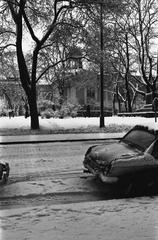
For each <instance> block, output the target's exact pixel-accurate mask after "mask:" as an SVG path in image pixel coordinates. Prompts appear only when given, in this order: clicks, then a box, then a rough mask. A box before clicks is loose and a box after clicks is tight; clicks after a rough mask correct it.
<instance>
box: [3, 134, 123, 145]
mask: <svg viewBox="0 0 158 240" xmlns="http://www.w3.org/2000/svg"><path fill="white" fill-rule="evenodd" d="M124 134H125V133H79V134H74V133H73V134H41V135H38V134H37V135H17V136H0V145H2V144H26V143H32V144H33V143H49V142H69V141H88V140H106V139H120V138H121V137H123V135H124Z"/></svg>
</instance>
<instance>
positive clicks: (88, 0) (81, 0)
mask: <svg viewBox="0 0 158 240" xmlns="http://www.w3.org/2000/svg"><path fill="white" fill-rule="evenodd" d="M87 3H89V4H100V51H101V56H100V128H102V127H104V126H105V123H104V61H103V50H104V37H103V0H100V1H97V0H96V1H95V0H79V1H78V4H87ZM70 5H71V0H70ZM71 6H72V5H71Z"/></svg>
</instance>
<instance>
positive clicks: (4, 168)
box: [0, 162, 10, 183]
mask: <svg viewBox="0 0 158 240" xmlns="http://www.w3.org/2000/svg"><path fill="white" fill-rule="evenodd" d="M9 171H10V168H9V164H8V163H2V162H0V183H6V182H7V181H8V177H9Z"/></svg>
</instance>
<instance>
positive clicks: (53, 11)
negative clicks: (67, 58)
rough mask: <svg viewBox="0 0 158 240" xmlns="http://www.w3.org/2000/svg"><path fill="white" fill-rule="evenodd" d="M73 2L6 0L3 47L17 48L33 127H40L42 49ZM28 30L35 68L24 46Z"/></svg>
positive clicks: (59, 0) (3, 1) (3, 2)
mask: <svg viewBox="0 0 158 240" xmlns="http://www.w3.org/2000/svg"><path fill="white" fill-rule="evenodd" d="M69 2H70V1H69V0H65V1H61V0H54V1H49V0H47V1H46V0H43V1H42V0H41V1H36V0H35V1H31V0H2V4H1V12H0V14H1V15H0V17H1V35H0V37H1V46H0V48H1V50H2V51H6V49H8V48H12V47H15V48H16V53H17V62H18V68H19V76H20V81H21V84H22V87H23V89H24V91H25V93H26V96H27V99H28V104H29V108H30V116H31V129H39V119H38V110H37V101H36V100H37V99H36V98H37V93H36V84H37V81H39V79H40V78H39V76H38V72H37V68H38V61H39V56H40V52H41V51H42V49H43V48H46V47H47V46H48V45H49V44H50V41H49V40H50V37H51V36H52V35H53V34H55V32H56V29H57V27H58V26H59V25H61V24H66V21H65V19H66V13H67V10H69V9H70V5H69ZM39 29H40V30H39ZM38 32H40V37H39V36H38V34H37V33H38ZM25 33H27V34H29V37H30V39H31V44H32V49H31V52H32V58H31V69H29V67H30V66H28V65H27V61H26V55H25V52H24V49H23V41H24V37H25ZM51 44H52V43H51Z"/></svg>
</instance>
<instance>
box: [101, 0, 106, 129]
mask: <svg viewBox="0 0 158 240" xmlns="http://www.w3.org/2000/svg"><path fill="white" fill-rule="evenodd" d="M103 49H104V38H103V3H100V51H101V57H100V128H102V127H104V126H105V123H104V63H103Z"/></svg>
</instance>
